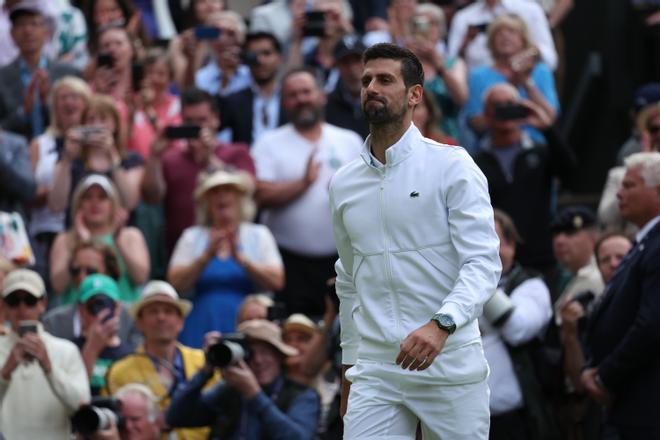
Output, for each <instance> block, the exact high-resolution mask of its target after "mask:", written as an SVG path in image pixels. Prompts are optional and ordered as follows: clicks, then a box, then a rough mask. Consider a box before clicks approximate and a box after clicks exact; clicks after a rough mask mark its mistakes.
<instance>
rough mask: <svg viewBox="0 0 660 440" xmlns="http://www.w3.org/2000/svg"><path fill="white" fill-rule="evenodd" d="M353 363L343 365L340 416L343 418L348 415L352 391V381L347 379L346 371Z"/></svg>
mask: <svg viewBox="0 0 660 440" xmlns="http://www.w3.org/2000/svg"><path fill="white" fill-rule="evenodd" d="M352 366H353V365H342V366H341V395H340V399H339V417H341V418H342V419H343V418H344V416H345V415H346V411H347V410H348V394H349V393H350V391H351V382H349V380H348V379H346V371H347V370H348V369H349V368H351V367H352Z"/></svg>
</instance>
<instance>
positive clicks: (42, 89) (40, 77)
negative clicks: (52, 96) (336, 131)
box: [32, 69, 50, 105]
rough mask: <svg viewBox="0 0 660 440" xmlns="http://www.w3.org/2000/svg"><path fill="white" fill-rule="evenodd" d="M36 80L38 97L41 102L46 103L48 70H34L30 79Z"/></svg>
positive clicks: (48, 85)
mask: <svg viewBox="0 0 660 440" xmlns="http://www.w3.org/2000/svg"><path fill="white" fill-rule="evenodd" d="M35 78H36V80H37V84H38V85H37V87H38V91H39V99H41V103H42V104H44V105H46V103H47V102H48V92H49V90H50V79H49V77H48V71H46V70H44V69H39V70H37V71H36V72H34V75H33V77H32V79H35Z"/></svg>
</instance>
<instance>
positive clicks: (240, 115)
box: [220, 32, 286, 145]
mask: <svg viewBox="0 0 660 440" xmlns="http://www.w3.org/2000/svg"><path fill="white" fill-rule="evenodd" d="M244 49H245V52H244V55H245V56H244V58H245V59H244V62H245V63H246V64H248V65H249V66H250V73H251V74H252V80H253V81H252V85H251V87H248V88H246V89H243V90H241V91H238V92H235V93H232V94H230V95H227V96H225V97H223V98H220V114H221V115H222V121H221V127H220V130H224V129H227V128H230V129H231V132H232V142H234V143H242V144H247V145H252V144H253V143H254V142H256V141H257V139H258V138H259V136H261V135H262V134H264V133H265V132H267V131H268V130H272V129H273V128H277V127H279V126H280V125H282V124H284V123H285V122H286V121H285V120H284V111H282V104H281V99H280V78H279V75H278V73H279V70H280V66H281V65H282V46H281V45H280V42H279V41H278V39H277V38H275V36H274V35H273V34H270V33H268V32H255V33H250V34H248V35H247V36H246V37H245V45H244Z"/></svg>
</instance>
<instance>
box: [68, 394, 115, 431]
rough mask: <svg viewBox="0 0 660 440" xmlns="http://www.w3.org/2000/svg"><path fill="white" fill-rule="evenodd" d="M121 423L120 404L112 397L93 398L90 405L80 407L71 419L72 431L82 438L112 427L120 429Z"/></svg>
mask: <svg viewBox="0 0 660 440" xmlns="http://www.w3.org/2000/svg"><path fill="white" fill-rule="evenodd" d="M122 423H123V417H122V414H121V402H119V401H118V400H117V399H115V398H112V397H95V398H93V399H92V402H91V404H89V405H85V406H82V407H80V409H78V411H76V412H75V413H74V414H73V416H72V417H71V425H72V426H73V430H74V431H75V432H77V433H79V434H80V435H82V436H83V437H89V436H92V435H94V434H95V433H96V432H98V431H104V430H106V429H109V428H110V427H111V426H112V425H115V426H117V428H121V425H122Z"/></svg>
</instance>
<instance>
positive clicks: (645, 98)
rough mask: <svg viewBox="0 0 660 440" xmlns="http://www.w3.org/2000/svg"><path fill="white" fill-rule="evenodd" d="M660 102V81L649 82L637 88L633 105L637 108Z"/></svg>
mask: <svg viewBox="0 0 660 440" xmlns="http://www.w3.org/2000/svg"><path fill="white" fill-rule="evenodd" d="M656 102H660V83H648V84H644V85H643V86H640V87H638V88H637V90H635V96H634V98H633V106H634V107H635V110H639V109H641V108H642V107H646V106H647V105H650V104H655V103H656Z"/></svg>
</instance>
